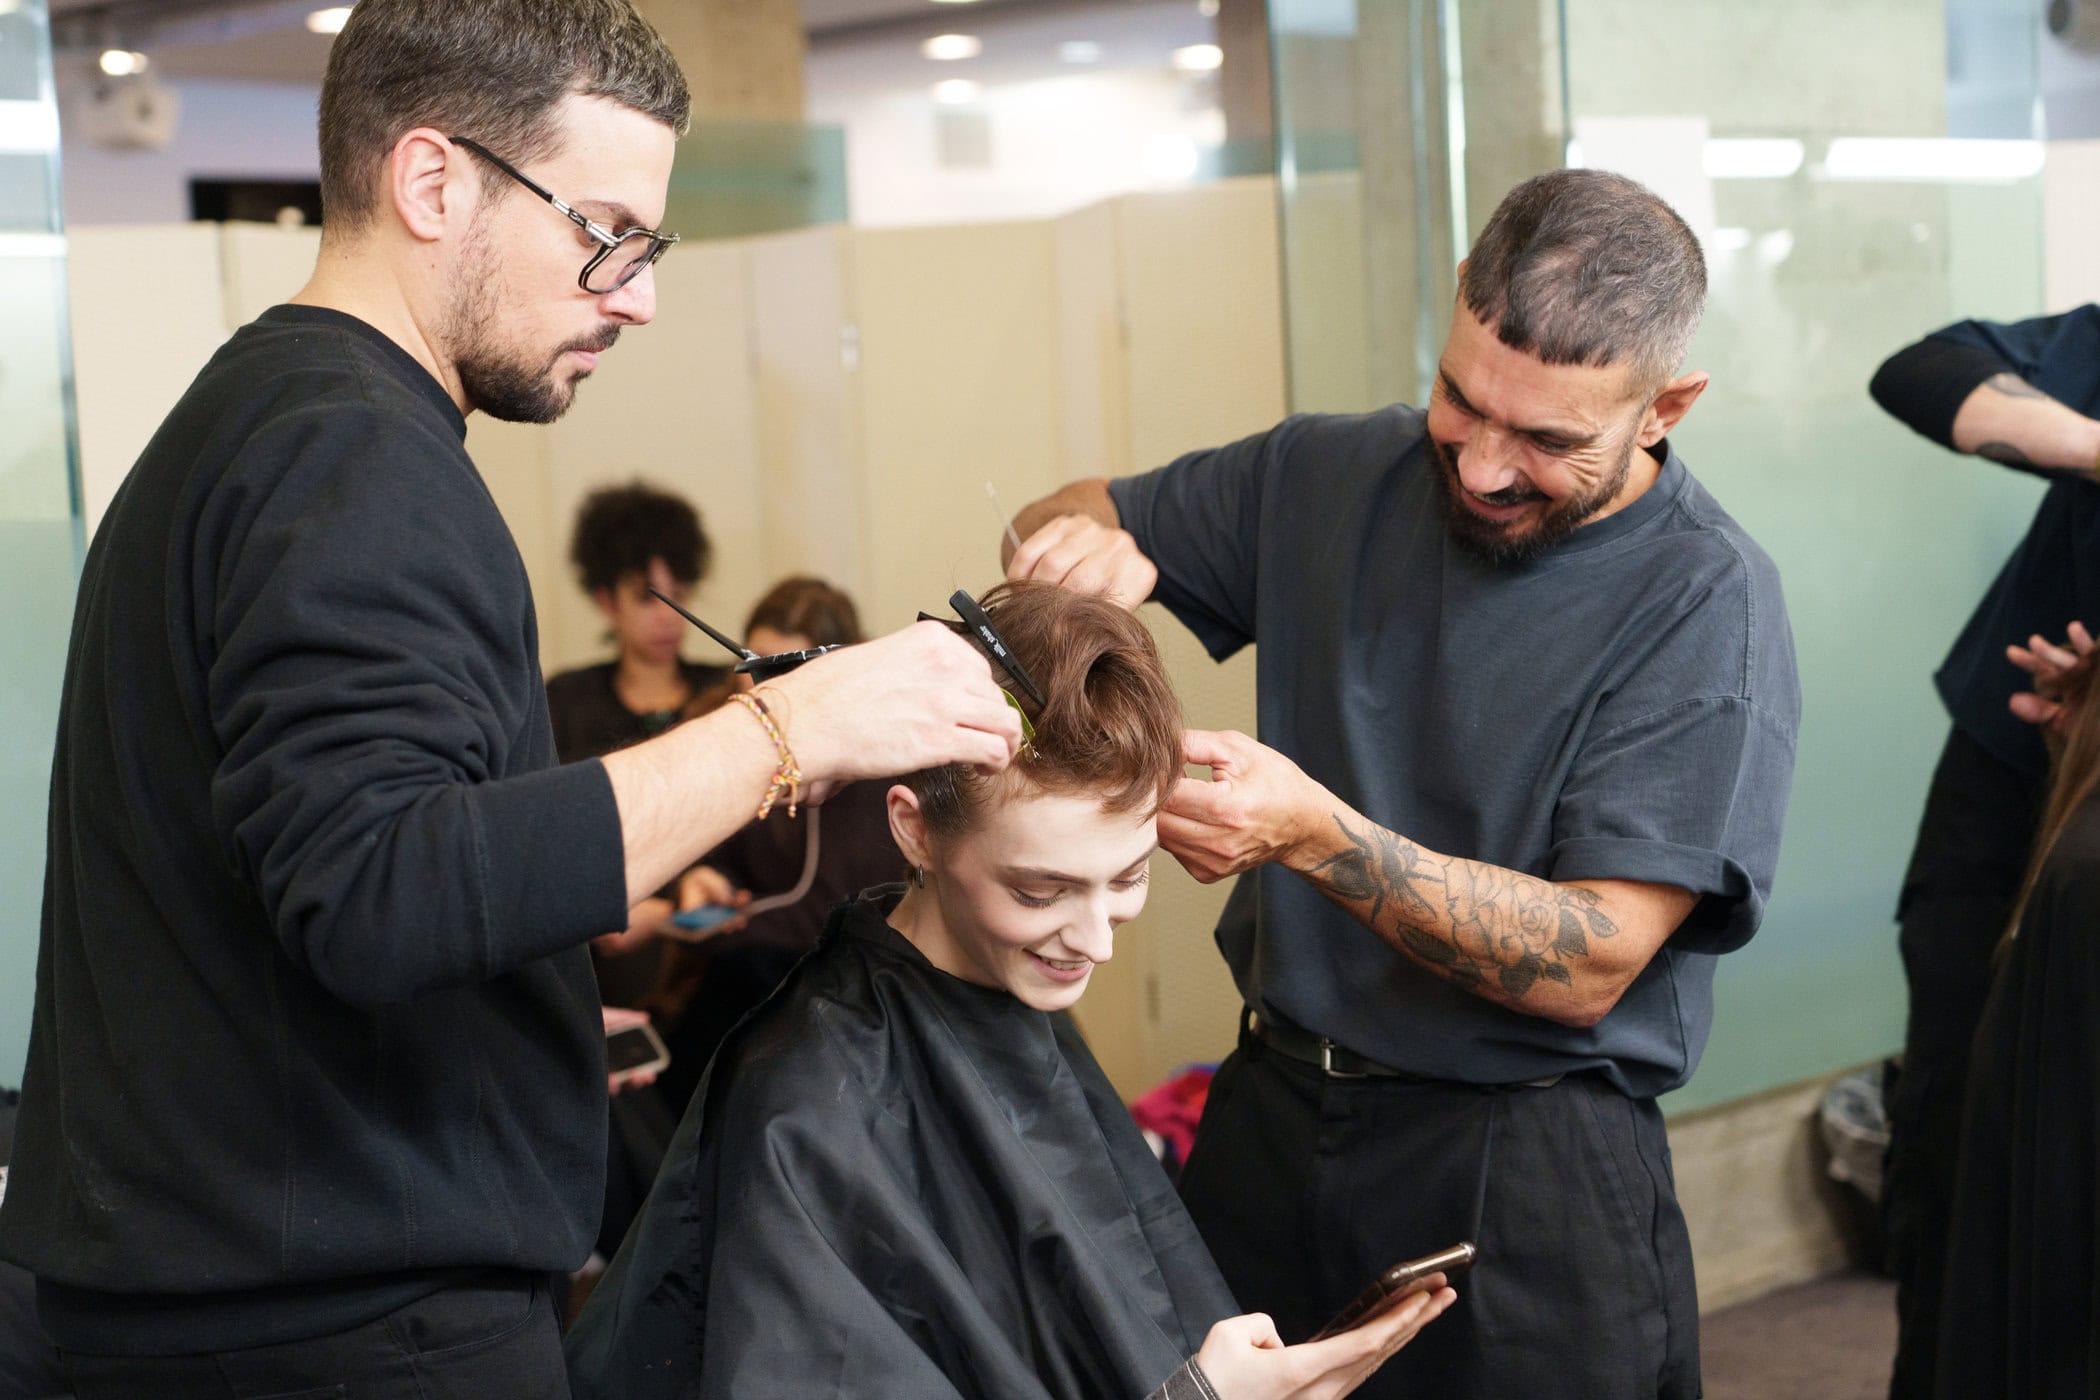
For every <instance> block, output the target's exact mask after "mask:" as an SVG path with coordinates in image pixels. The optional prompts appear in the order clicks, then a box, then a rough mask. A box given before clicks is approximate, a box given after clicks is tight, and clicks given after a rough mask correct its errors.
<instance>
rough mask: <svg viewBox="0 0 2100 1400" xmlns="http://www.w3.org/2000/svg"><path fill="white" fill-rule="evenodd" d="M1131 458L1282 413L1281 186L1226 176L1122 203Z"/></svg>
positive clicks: (1225, 436) (1242, 430) (1150, 460)
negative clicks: (1278, 242)
mask: <svg viewBox="0 0 2100 1400" xmlns="http://www.w3.org/2000/svg"><path fill="white" fill-rule="evenodd" d="M1117 212H1118V216H1119V226H1120V229H1121V248H1122V286H1123V306H1124V312H1125V318H1126V320H1127V322H1128V325H1129V341H1130V345H1129V355H1130V404H1131V415H1130V418H1131V421H1130V440H1131V454H1132V457H1133V463H1132V465H1133V466H1134V467H1135V468H1136V469H1137V470H1139V471H1144V470H1146V469H1147V468H1149V467H1155V466H1158V465H1160V464H1161V463H1163V462H1166V461H1169V460H1171V459H1172V458H1173V457H1175V456H1177V455H1178V454H1180V453H1183V452H1187V451H1189V450H1191V449H1193V448H1198V447H1208V446H1214V445H1216V444H1218V443H1221V442H1229V441H1231V440H1232V439H1234V438H1238V437H1242V436H1245V435H1246V434H1248V433H1253V432H1259V431H1260V430H1262V429H1263V428H1267V427H1269V426H1270V425H1271V424H1274V423H1275V422H1277V421H1278V420H1280V419H1281V418H1282V417H1283V415H1284V384H1283V301H1282V292H1281V289H1280V286H1279V282H1278V274H1277V258H1276V183H1275V181H1273V180H1271V179H1268V178H1266V177H1254V178H1248V179H1240V180H1223V181H1220V182H1218V183H1217V184H1213V185H1203V186H1198V187H1196V188H1194V189H1187V190H1176V191H1172V192H1167V193H1160V194H1140V195H1129V196H1126V197H1125V198H1124V199H1122V200H1120V201H1118V209H1117Z"/></svg>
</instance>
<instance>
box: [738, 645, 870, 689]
mask: <svg viewBox="0 0 2100 1400" xmlns="http://www.w3.org/2000/svg"><path fill="white" fill-rule="evenodd" d="M842 645H844V643H837V644H834V645H832V646H828V647H811V648H810V649H809V650H807V651H776V652H774V653H773V654H772V655H771V656H748V657H745V658H744V659H743V660H742V661H739V662H738V663H737V664H736V669H737V670H738V671H741V672H742V673H743V674H745V675H747V676H749V677H751V679H752V680H754V681H769V680H771V679H773V677H775V676H784V675H786V674H787V673H788V672H790V671H792V670H794V669H795V668H796V667H797V666H800V665H801V664H802V663H803V662H805V661H814V660H816V659H817V658H818V657H820V656H822V655H823V654H824V653H826V652H828V651H837V650H838V649H839V647H840V646H842Z"/></svg>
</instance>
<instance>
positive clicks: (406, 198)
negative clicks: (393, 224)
mask: <svg viewBox="0 0 2100 1400" xmlns="http://www.w3.org/2000/svg"><path fill="white" fill-rule="evenodd" d="M472 160H473V156H472V155H470V154H469V153H468V151H467V149H466V148H465V147H464V146H455V145H453V144H452V143H451V142H450V141H448V140H446V139H445V137H444V134H443V133H441V132H439V131H438V130H436V129H435V128H434V127H428V126H419V127H417V128H416V129H415V130H413V131H409V132H406V133H404V134H403V135H402V137H401V139H400V140H399V141H396V142H395V143H394V149H393V150H392V151H390V152H388V153H387V163H386V172H387V193H388V194H389V195H390V196H391V197H392V199H393V203H394V216H395V217H396V218H398V219H399V220H400V221H401V226H402V227H403V228H404V229H406V230H408V233H409V235H410V236H411V237H413V238H415V239H418V240H420V241H421V242H425V243H434V242H436V241H437V240H438V239H440V238H442V237H444V236H445V233H446V231H447V226H448V216H449V223H450V225H451V227H452V228H453V229H455V230H456V229H458V228H462V227H464V226H465V225H464V223H462V222H461V219H462V216H464V217H465V218H472V217H473V213H474V201H475V199H476V197H477V196H478V195H479V189H478V182H474V183H470V182H472V180H473V177H472V175H471V172H469V171H468V169H467V166H468V165H469V163H471V162H472Z"/></svg>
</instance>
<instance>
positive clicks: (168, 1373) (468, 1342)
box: [66, 1276, 569, 1400]
mask: <svg viewBox="0 0 2100 1400" xmlns="http://www.w3.org/2000/svg"><path fill="white" fill-rule="evenodd" d="M66 1369H67V1371H68V1373H69V1374H70V1375H71V1378H72V1380H73V1384H74V1388H75V1394H76V1395H77V1396H78V1397H79V1400H149V1397H150V1400H247V1398H248V1397H256V1400H323V1398H324V1397H326V1400H497V1397H501V1400H569V1378H568V1375H567V1373H566V1372H565V1371H564V1370H563V1369H562V1360H561V1332H560V1329H559V1328H558V1327H557V1325H556V1323H555V1317H554V1308H553V1305H552V1303H551V1302H550V1300H549V1299H548V1296H547V1288H546V1285H545V1283H543V1282H540V1281H537V1280H534V1279H531V1278H526V1277H506V1276H494V1277H491V1278H488V1279H483V1280H479V1281H476V1282H474V1283H471V1284H463V1285H461V1286H459V1287H455V1288H448V1289H446V1290H444V1291H443V1292H440V1293H433V1294H431V1295H430V1296H429V1297H427V1298H421V1299H418V1300H417V1301H415V1302H413V1303H410V1304H408V1305H407V1306H405V1307H402V1308H398V1309H396V1310H395V1311H393V1312H391V1313H389V1314H387V1315H386V1316H385V1317H381V1318H377V1319H375V1320H373V1321H371V1322H367V1323H365V1324H364V1325H363V1326H361V1327H354V1328H351V1329H349V1330H348V1331H345V1332H342V1333H338V1334H336V1335H334V1336H327V1337H316V1338H314V1339H312V1340H310V1341H303V1342H284V1343H280V1344H278V1345H276V1346H267V1347H244V1348H241V1349H239V1350H232V1351H221V1352H217V1353H212V1352H205V1353H202V1354H198V1355H185V1356H156V1357H124V1356H86V1355H76V1354H71V1353H69V1354H68V1355H67V1356H66Z"/></svg>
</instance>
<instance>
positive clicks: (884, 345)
mask: <svg viewBox="0 0 2100 1400" xmlns="http://www.w3.org/2000/svg"><path fill="white" fill-rule="evenodd" d="M851 249H852V267H853V286H854V290H855V301H856V305H857V307H858V310H859V321H860V333H861V340H860V344H861V369H860V388H861V404H862V411H863V418H862V429H863V438H862V441H863V444H864V451H865V453H866V459H865V461H866V471H867V478H866V480H867V494H866V497H865V502H866V504H865V510H866V518H867V526H868V542H869V550H870V554H869V559H870V563H871V566H872V567H871V576H870V581H869V587H868V591H867V594H866V596H865V597H864V598H862V599H861V605H862V615H863V617H864V618H865V619H866V621H867V622H868V624H869V626H870V627H871V628H873V629H876V630H878V631H886V630H888V629H890V628H893V627H899V626H902V625H904V624H905V623H907V622H909V621H910V620H911V618H912V615H913V614H914V613H915V612H916V611H918V610H919V609H921V608H923V609H925V610H927V611H929V612H939V611H944V610H945V605H944V600H945V599H946V598H947V597H948V595H949V594H950V593H953V592H954V591H955V590H956V589H957V588H967V589H969V590H970V591H971V592H973V593H982V592H983V591H984V590H985V589H986V588H987V587H989V586H990V585H991V584H992V583H994V582H996V581H997V580H998V578H999V574H1000V571H999V524H998V520H997V519H996V517H995V515H994V512H993V507H992V503H991V501H990V500H989V498H988V497H987V495H986V492H985V489H984V488H985V483H986V482H987V481H989V482H991V483H993V484H994V485H995V486H996V488H997V490H998V494H999V498H1000V501H1001V503H1002V504H1003V506H1004V507H1005V509H1006V510H1009V511H1011V510H1016V509H1018V508H1020V507H1021V506H1022V505H1024V504H1026V503H1027V502H1029V501H1032V500H1034V499H1036V498H1037V497H1038V496H1043V495H1046V494H1048V493H1049V492H1050V491H1052V490H1054V489H1056V487H1057V486H1058V484H1059V476H1058V467H1059V452H1058V427H1057V336H1056V324H1055V317H1056V312H1055V306H1056V295H1055V293H1056V288H1055V282H1054V269H1055V259H1054V256H1053V240H1052V231H1051V228H1050V226H1049V225H1048V224H1043V223H1014V224H979V225H966V226H962V227H954V228H917V229H888V230H873V231H862V232H858V233H856V234H854V235H853V239H852V244H851Z"/></svg>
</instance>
